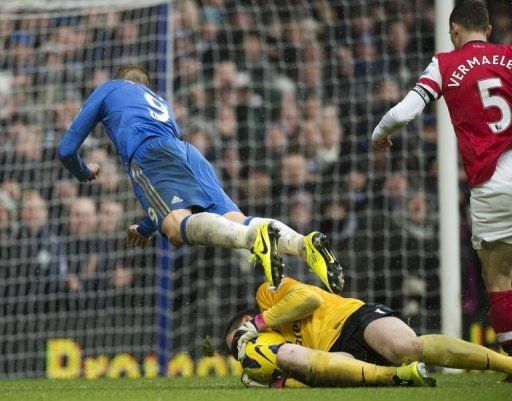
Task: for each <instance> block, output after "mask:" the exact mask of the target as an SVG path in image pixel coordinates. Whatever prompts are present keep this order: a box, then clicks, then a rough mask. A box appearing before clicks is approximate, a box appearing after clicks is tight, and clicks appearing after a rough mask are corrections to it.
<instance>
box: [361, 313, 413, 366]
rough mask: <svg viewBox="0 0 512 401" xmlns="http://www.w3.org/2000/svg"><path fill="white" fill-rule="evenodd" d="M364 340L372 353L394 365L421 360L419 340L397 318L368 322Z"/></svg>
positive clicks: (389, 317)
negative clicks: (374, 352)
mask: <svg viewBox="0 0 512 401" xmlns="http://www.w3.org/2000/svg"><path fill="white" fill-rule="evenodd" d="M379 309H380V308H379ZM379 309H377V310H379ZM377 313H378V312H377ZM364 340H365V341H366V343H367V344H368V345H369V346H370V347H371V348H372V349H373V350H374V351H376V352H377V353H379V354H380V355H382V356H383V357H384V358H386V359H387V360H388V361H390V362H392V363H394V364H397V365H399V364H401V363H404V362H405V363H410V362H412V361H419V360H421V355H422V347H421V342H420V340H419V339H418V337H417V336H416V333H415V332H414V331H413V330H412V329H411V328H410V327H409V326H407V325H406V324H405V323H404V322H403V321H402V320H400V319H398V318H397V317H394V316H384V317H382V318H380V319H376V320H373V321H372V322H370V323H369V324H368V326H366V329H365V330H364Z"/></svg>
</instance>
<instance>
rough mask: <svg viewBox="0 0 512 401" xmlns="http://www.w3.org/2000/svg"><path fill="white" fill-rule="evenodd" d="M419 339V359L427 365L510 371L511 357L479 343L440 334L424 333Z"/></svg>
mask: <svg viewBox="0 0 512 401" xmlns="http://www.w3.org/2000/svg"><path fill="white" fill-rule="evenodd" d="M419 339H420V341H421V345H422V357H421V359H420V360H421V361H423V362H425V363H427V364H429V365H437V366H443V367H448V368H457V369H471V370H495V371H498V372H503V373H507V374H511V373H512V357H509V356H505V355H501V354H498V353H497V352H494V351H492V350H490V349H488V348H485V347H482V346H481V345H478V344H473V343H469V342H467V341H463V340H460V339H458V338H453V337H450V336H445V335H441V334H429V335H424V336H420V337H419Z"/></svg>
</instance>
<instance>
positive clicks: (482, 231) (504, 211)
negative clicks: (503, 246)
mask: <svg viewBox="0 0 512 401" xmlns="http://www.w3.org/2000/svg"><path fill="white" fill-rule="evenodd" d="M471 220H472V233H473V236H472V238H471V242H472V243H473V248H475V249H482V241H486V242H492V241H498V240H499V241H503V242H506V243H507V244H512V151H511V150H509V151H506V152H504V153H503V154H502V155H501V156H500V158H499V159H498V164H497V166H496V170H495V171H494V174H493V176H492V177H491V179H490V180H489V181H487V182H485V183H483V184H480V185H477V186H475V187H473V188H471Z"/></svg>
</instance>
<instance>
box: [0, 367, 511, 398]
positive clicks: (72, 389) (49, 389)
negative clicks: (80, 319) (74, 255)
mask: <svg viewBox="0 0 512 401" xmlns="http://www.w3.org/2000/svg"><path fill="white" fill-rule="evenodd" d="M501 377H502V375H496V374H463V375H436V378H437V379H438V387H436V388H350V389H332V388H329V389H320V388H317V389H284V390H274V389H246V388H244V387H242V385H241V384H240V382H239V380H238V379H236V378H232V377H231V378H222V379H218V378H194V379H181V378H180V379H174V380H168V379H138V380H127V379H121V380H109V379H102V380H95V381H87V380H66V381H64V380H54V381H50V380H43V379H41V380H12V381H10V380H6V381H2V382H0V400H1V401H18V400H20V401H21V400H23V401H39V400H49V401H85V400H87V401H89V400H90V401H107V400H108V401H110V400H116V401H117V400H119V401H131V400H141V401H164V400H173V401H178V400H191V401H210V400H215V401H216V400H219V401H223V400H243V401H259V400H271V401H281V400H286V401H299V400H301V401H302V400H305V401H316V400H319V401H330V400H336V401H352V400H354V401H359V400H361V401H362V400H364V401H369V400H375V401H388V400H389V401H402V400H404V401H423V400H428V401H434V400H435V401H437V400H446V401H459V400H460V401H470V400H478V401H487V400H489V401H506V400H508V401H512V384H499V383H497V381H498V380H499V379H500V378H501Z"/></svg>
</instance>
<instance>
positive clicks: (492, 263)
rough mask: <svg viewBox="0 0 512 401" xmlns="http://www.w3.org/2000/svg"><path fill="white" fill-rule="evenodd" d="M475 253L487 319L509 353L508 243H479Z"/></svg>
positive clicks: (511, 292) (511, 262)
mask: <svg viewBox="0 0 512 401" xmlns="http://www.w3.org/2000/svg"><path fill="white" fill-rule="evenodd" d="M478 256H479V258H480V261H481V262H482V276H483V279H484V283H485V287H486V289H487V293H488V297H489V311H488V316H489V322H490V323H491V325H492V327H493V328H494V331H495V332H496V335H497V337H498V341H499V342H500V344H501V347H502V348H503V350H504V351H505V352H507V353H508V354H509V355H510V356H512V285H511V280H512V244H507V243H505V242H502V241H494V242H483V243H482V249H479V250H478Z"/></svg>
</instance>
